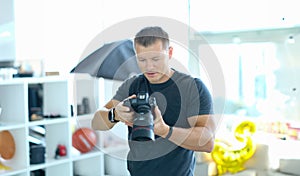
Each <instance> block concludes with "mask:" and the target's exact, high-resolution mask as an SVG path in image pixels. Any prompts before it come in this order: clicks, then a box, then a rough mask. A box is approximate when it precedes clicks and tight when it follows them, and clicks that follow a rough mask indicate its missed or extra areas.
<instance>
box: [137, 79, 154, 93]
mask: <svg viewBox="0 0 300 176" xmlns="http://www.w3.org/2000/svg"><path fill="white" fill-rule="evenodd" d="M136 80H137V84H136V85H137V87H136V90H135V91H136V92H145V93H148V94H150V93H149V90H148V80H147V79H146V78H145V76H144V75H143V74H141V75H139V77H138V78H137V79H136Z"/></svg>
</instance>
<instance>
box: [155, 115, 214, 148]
mask: <svg viewBox="0 0 300 176" xmlns="http://www.w3.org/2000/svg"><path fill="white" fill-rule="evenodd" d="M156 114H157V112H156ZM158 114H160V112H158ZM158 114H157V115H158ZM160 117H161V116H160ZM188 122H189V124H190V126H191V128H180V127H173V132H172V135H171V136H170V137H169V139H168V140H170V141H172V142H173V143H175V144H177V145H178V146H181V147H183V148H186V149H189V150H194V151H202V152H211V151H212V149H213V147H214V136H215V130H216V124H217V123H216V122H217V121H216V119H215V117H214V116H213V115H198V116H193V117H190V118H188ZM154 129H155V134H157V135H160V136H162V137H164V138H165V137H166V136H167V135H168V132H169V130H170V127H169V126H168V125H167V124H165V123H164V121H163V119H162V117H161V118H159V119H158V120H157V121H156V123H155V126H154Z"/></svg>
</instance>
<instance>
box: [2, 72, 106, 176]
mask: <svg viewBox="0 0 300 176" xmlns="http://www.w3.org/2000/svg"><path fill="white" fill-rule="evenodd" d="M74 81H77V80H71V81H70V80H68V79H65V78H62V77H55V76H54V77H45V78H15V79H11V80H6V81H1V82H0V106H1V108H2V113H1V116H0V131H3V130H8V131H10V132H11V134H12V135H13V137H14V141H15V144H16V151H15V155H14V156H13V158H11V159H9V160H2V159H0V161H1V162H2V163H3V164H4V165H5V166H9V167H11V168H12V169H13V170H10V171H5V172H4V171H0V175H1V176H30V175H32V174H33V175H34V173H37V172H40V171H41V172H45V175H46V176H52V175H64V176H74V175H100V176H102V175H104V154H103V152H102V151H101V150H99V149H97V148H95V149H94V150H92V151H90V152H88V153H84V154H83V153H76V152H73V146H72V133H73V130H74V129H75V128H80V127H90V125H91V124H90V122H91V120H92V118H93V112H94V111H95V110H96V107H98V104H97V95H95V93H98V92H97V87H96V86H95V85H97V84H95V82H97V80H95V79H89V78H88V79H87V78H81V79H80V81H79V82H78V84H76V86H77V87H78V89H76V88H74V87H73V88H72V87H71V84H73V83H74ZM87 84H88V85H87ZM78 91H79V92H78ZM72 94H73V95H72ZM74 97H75V98H74ZM76 97H77V98H76ZM78 97H79V99H78ZM95 97H96V98H95ZM72 98H74V99H72ZM83 98H88V100H89V102H90V109H89V110H90V112H89V113H88V114H84V115H79V116H77V115H76V110H77V109H76V108H74V109H73V111H74V117H75V118H74V117H71V105H73V107H74V105H76V104H77V99H78V100H80V101H79V103H82V102H81V100H82V99H83ZM31 100H33V102H32V101H31ZM75 100H76V101H75ZM85 100H86V99H85ZM34 101H35V102H34ZM36 102H38V103H36ZM36 110H38V111H36ZM40 112H41V113H42V114H59V115H60V117H55V118H43V119H41V120H34V121H31V120H30V118H29V117H32V116H31V115H32V114H39V113H40ZM36 127H39V128H36ZM96 134H97V136H98V138H100V137H101V136H100V135H101V134H100V133H99V132H96ZM32 143H33V144H35V143H36V144H42V145H43V146H44V147H45V153H44V155H45V162H44V163H41V164H30V157H31V153H30V152H32V150H31V149H30V146H31V144H32ZM60 144H61V145H65V147H66V150H67V155H66V156H64V157H62V158H58V159H55V155H56V150H57V147H58V145H60ZM38 155H40V153H38ZM41 155H42V153H41ZM93 165H94V166H93ZM95 165H97V167H96V166H95Z"/></svg>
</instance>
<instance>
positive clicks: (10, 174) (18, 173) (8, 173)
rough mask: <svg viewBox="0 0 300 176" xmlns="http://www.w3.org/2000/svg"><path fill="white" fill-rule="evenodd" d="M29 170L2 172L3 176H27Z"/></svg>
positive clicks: (0, 172)
mask: <svg viewBox="0 0 300 176" xmlns="http://www.w3.org/2000/svg"><path fill="white" fill-rule="evenodd" d="M26 172H27V169H18V168H17V169H13V170H8V171H0V174H1V176H12V175H22V176H23V175H26Z"/></svg>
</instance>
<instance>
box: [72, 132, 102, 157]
mask: <svg viewBox="0 0 300 176" xmlns="http://www.w3.org/2000/svg"><path fill="white" fill-rule="evenodd" d="M96 143H97V136H96V133H95V132H94V131H93V130H92V129H90V128H79V129H77V130H76V131H75V132H74V133H73V135H72V145H73V147H75V148H76V149H77V150H79V151H80V152H81V153H86V152H89V151H91V150H92V149H93V148H94V147H95V145H96Z"/></svg>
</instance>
